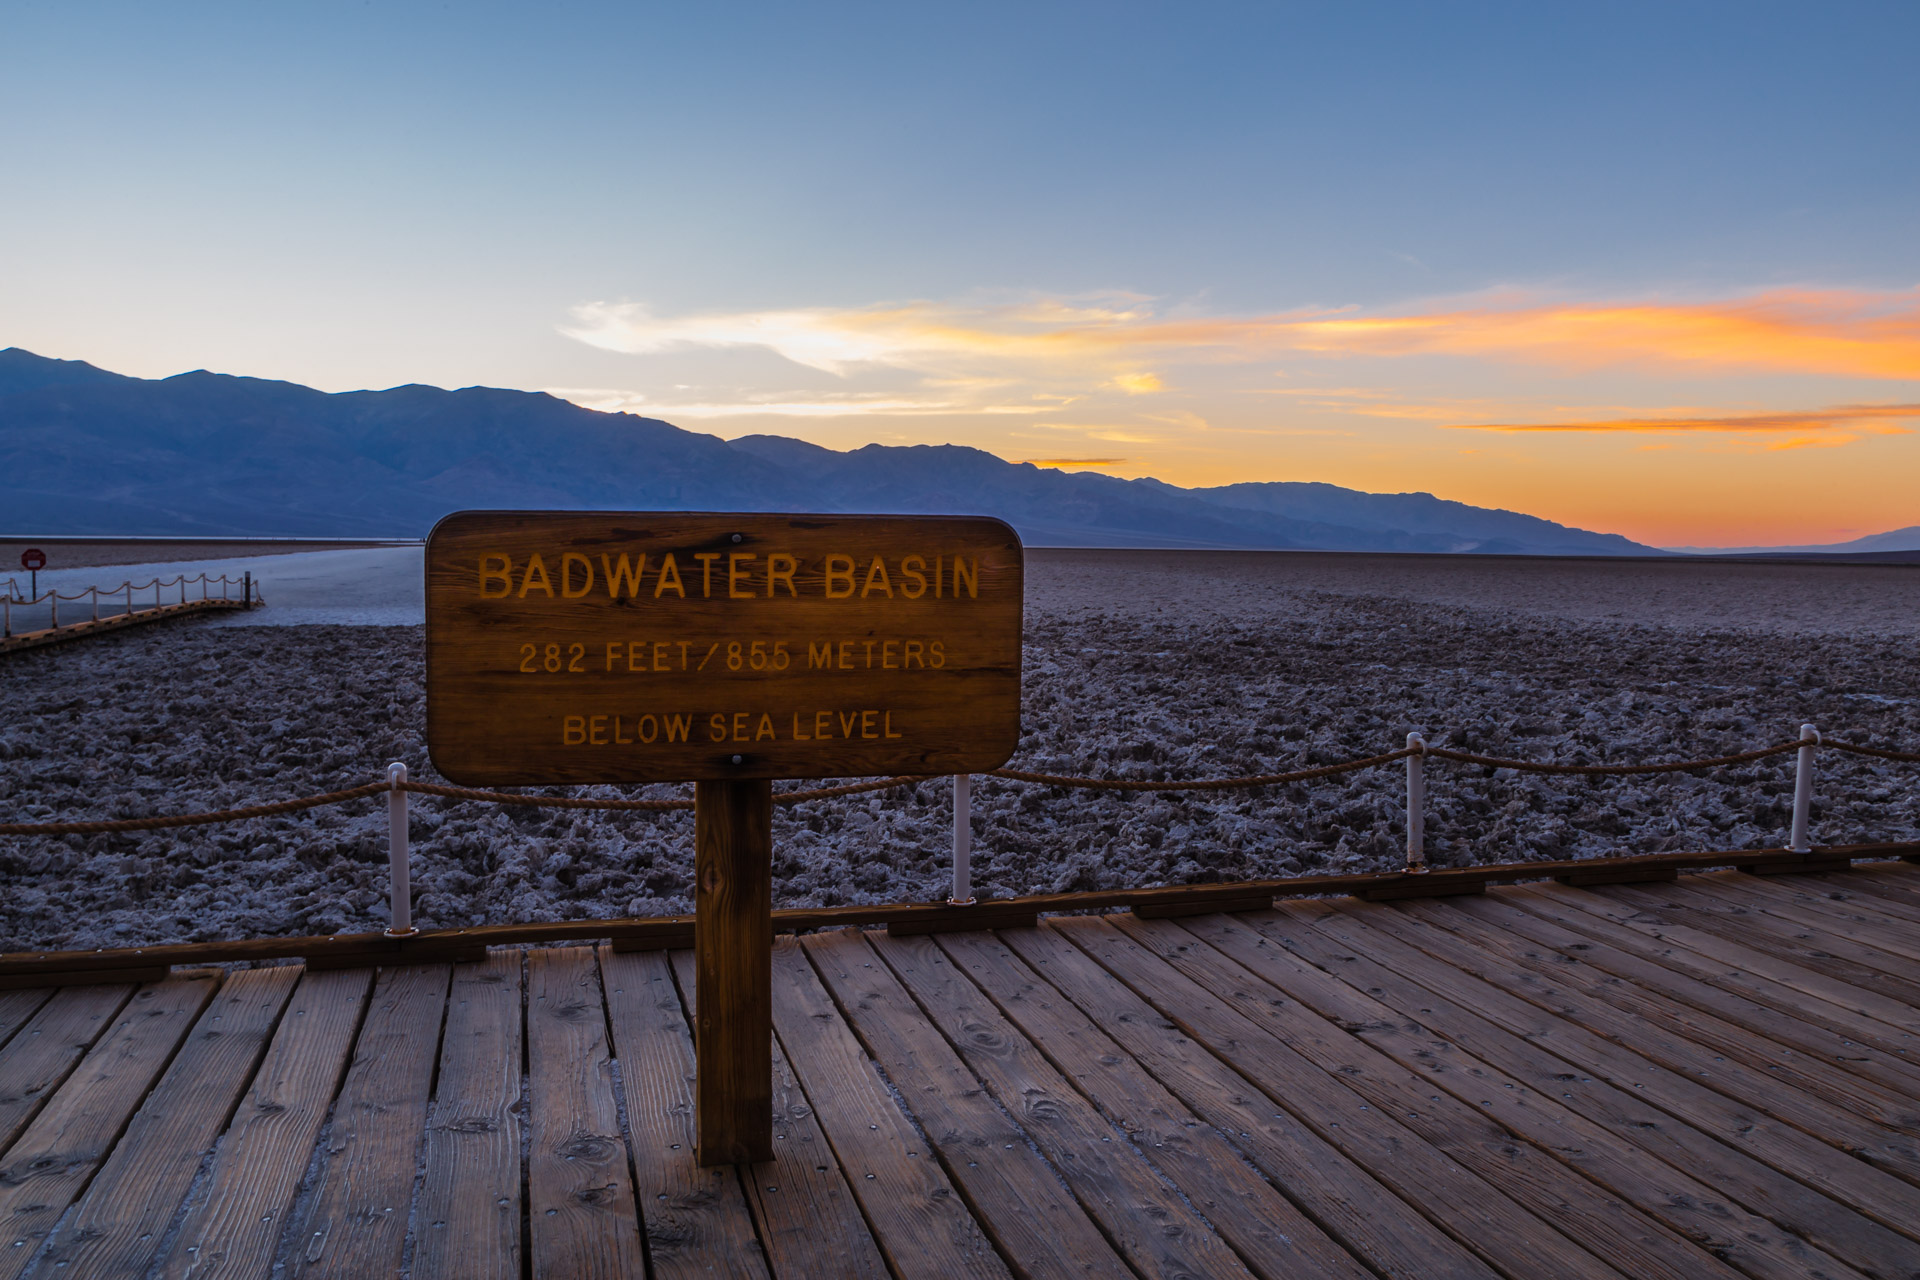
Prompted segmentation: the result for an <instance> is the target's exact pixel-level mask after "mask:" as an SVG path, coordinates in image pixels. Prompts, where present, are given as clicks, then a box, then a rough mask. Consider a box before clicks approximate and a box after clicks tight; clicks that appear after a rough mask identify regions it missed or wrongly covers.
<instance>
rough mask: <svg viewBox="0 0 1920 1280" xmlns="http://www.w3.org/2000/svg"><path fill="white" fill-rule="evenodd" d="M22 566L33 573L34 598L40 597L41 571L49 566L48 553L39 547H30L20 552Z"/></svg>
mask: <svg viewBox="0 0 1920 1280" xmlns="http://www.w3.org/2000/svg"><path fill="white" fill-rule="evenodd" d="M20 567H21V568H22V569H25V570H26V571H27V572H28V573H30V574H32V575H33V580H32V582H33V585H32V591H33V598H34V599H36V600H38V599H39V598H40V571H41V570H42V569H44V568H46V567H47V553H46V552H44V551H42V550H41V549H40V548H38V547H28V548H27V549H26V550H25V551H22V552H21V553H20Z"/></svg>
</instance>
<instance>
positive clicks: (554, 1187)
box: [527, 947, 645, 1280]
mask: <svg viewBox="0 0 1920 1280" xmlns="http://www.w3.org/2000/svg"><path fill="white" fill-rule="evenodd" d="M527 1071H528V1107H527V1111H528V1116H527V1128H528V1134H529V1139H530V1143H529V1150H530V1154H529V1156H528V1161H527V1195H528V1208H529V1213H528V1221H529V1222H530V1223H531V1228H532V1230H531V1238H530V1239H529V1240H528V1253H529V1255H530V1259H531V1262H532V1274H533V1277H534V1280H576V1278H578V1277H587V1276H637V1275H641V1274H643V1269H644V1267H645V1262H644V1261H643V1252H642V1247H641V1243H640V1215H639V1212H638V1210H637V1209H636V1208H635V1207H634V1199H633V1178H632V1175H631V1174H630V1173H629V1171H628V1163H627V1144H626V1140H625V1139H624V1138H623V1137H622V1136H621V1133H620V1108H619V1103H618V1101H617V1100H616V1099H615V1096H614V1080H613V1061H612V1057H611V1055H610V1053H609V1052H608V1045H607V1021H606V1012H605V1008H604V1006H603V1004H602V1003H601V997H600V976H599V970H598V966H597V965H596V964H595V963H594V954H593V950H592V949H591V948H589V947H550V948H546V949H544V950H540V951H533V952H529V953H528V955H527Z"/></svg>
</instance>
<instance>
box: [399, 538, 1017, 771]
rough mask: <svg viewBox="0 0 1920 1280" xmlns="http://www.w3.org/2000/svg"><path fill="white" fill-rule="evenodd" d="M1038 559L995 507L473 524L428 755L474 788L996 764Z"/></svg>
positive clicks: (456, 551) (450, 555)
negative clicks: (1026, 560)
mask: <svg viewBox="0 0 1920 1280" xmlns="http://www.w3.org/2000/svg"><path fill="white" fill-rule="evenodd" d="M1022 564H1023V560H1022V552H1021V547H1020V540H1019V537H1018V535H1016V534H1015V533H1014V532H1013V530H1012V529H1011V528H1009V527H1008V526H1007V525H1005V524H1004V523H1002V522H1000V521H998V520H992V519H987V518H984V517H975V516H841V515H766V514H761V515H750V514H739V515H717V514H706V513H689V512H527V511H513V512H475V511H469V512H460V513H457V514H455V515H451V516H448V517H446V518H445V519H444V520H442V521H441V522H440V523H439V524H438V525H436V526H435V528H434V530H433V533H432V534H431V535H430V536H429V537H428V540H427V550H426V576H427V741H428V749H429V751H430V752H431V754H432V756H433V761H434V765H435V767H436V768H438V769H439V770H440V772H441V773H442V774H444V775H445V776H446V777H448V778H450V779H453V780H454V781H456V782H462V783H468V784H473V785H501V784H511V783H579V782H642V781H671V780H690V779H726V778H800V777H857V776H864V775H873V774H897V773H912V774H929V775H934V774H947V773H982V772H985V771H986V770H988V769H992V768H997V767H998V766H999V765H1001V764H1004V763H1005V762H1006V760H1007V758H1008V757H1009V756H1010V755H1012V753H1013V749H1014V746H1015V744H1016V742H1017V741H1018V739H1019V733H1020V627H1021V607H1022V592H1023V585H1022Z"/></svg>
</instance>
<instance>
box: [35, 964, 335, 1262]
mask: <svg viewBox="0 0 1920 1280" xmlns="http://www.w3.org/2000/svg"><path fill="white" fill-rule="evenodd" d="M299 980H300V969H299V967H298V966H297V965H280V966H277V967H275V968H271V969H247V970H241V971H239V972H237V973H231V974H228V975H227V976H226V979H225V981H224V982H222V983H221V985H220V990H219V992H218V993H217V994H216V995H215V996H214V998H213V1001H212V1003H211V1004H209V1005H208V1006H207V1008H206V1010H205V1012H203V1013H202V1014H201V1015H200V1020H199V1021H198V1022H197V1023H196V1024H195V1025H194V1028H193V1031H192V1033H191V1034H190V1035H189V1036H188V1037H187V1042H186V1044H185V1045H183V1046H182V1047H181V1049H180V1052H179V1053H178V1054H176V1055H175V1056H174V1059H173V1063H172V1065H170V1066H169V1067H168V1068H167V1071H166V1074H165V1075H164V1076H162V1077H161V1079H160V1083H159V1084H158V1085H157V1086H155V1088H154V1090H153V1092H152V1093H151V1094H149V1095H148V1096H147V1099H146V1101H145V1103H144V1105H142V1106H141V1108H140V1110H139V1112H138V1113H136V1114H135V1115H134V1117H133V1119H132V1121H131V1122H129V1123H128V1125H127V1128H126V1131H125V1132H124V1133H123V1134H121V1135H120V1140H119V1142H118V1143H116V1144H115V1146H114V1148H113V1154H112V1156H110V1157H109V1158H108V1159H107V1162H106V1163H105V1164H104V1165H103V1166H102V1167H101V1169H100V1172H99V1173H98V1174H97V1175H96V1176H95V1177H94V1179H93V1181H92V1182H91V1183H90V1184H89V1185H88V1187H87V1191H86V1194H85V1195H84V1196H82V1197H81V1199H80V1203H79V1204H78V1205H77V1206H76V1207H75V1209H74V1212H73V1214H72V1216H71V1217H69V1218H68V1219H67V1220H66V1221H65V1223H64V1224H63V1226H62V1229H61V1231H60V1233H59V1234H58V1235H57V1236H55V1238H54V1241H53V1246H52V1248H51V1249H50V1250H49V1251H48V1253H47V1254H46V1255H45V1256H44V1257H43V1258H42V1259H41V1268H40V1269H39V1270H38V1271H36V1272H35V1273H34V1274H35V1275H36V1276H144V1275H146V1274H147V1271H148V1269H149V1267H150V1266H151V1265H152V1263H153V1262H154V1260H155V1258H156V1257H157V1256H158V1254H159V1251H160V1244H161V1240H162V1239H163V1238H164V1237H165V1235H166V1230H167V1225H168V1224H169V1223H171V1222H172V1221H173V1218H174V1214H175V1212H176V1211H177V1210H178V1209H179V1207H180V1202H181V1201H182V1200H183V1199H185V1197H186V1194H187V1189H188V1187H190V1186H191V1185H192V1183H193V1177H194V1174H195V1173H196V1172H198V1171H199V1169H200V1165H201V1162H202V1160H204V1159H205V1158H206V1156H207V1154H208V1153H209V1152H211V1151H212V1150H213V1146H214V1143H215V1141H216V1140H217V1139H218V1138H219V1136H220V1132H221V1130H223V1129H225V1128H226V1126H227V1120H228V1119H229V1117H231V1116H232V1115H233V1110H234V1107H235V1106H237V1105H238V1104H239V1102H240V1098H241V1096H242V1095H243V1094H244V1093H245V1092H246V1090H247V1086H248V1085H249V1084H250V1083H251V1082H252V1080H253V1072H254V1068H255V1066H256V1065H257V1064H258V1063H259V1062H260V1058H261V1055H262V1054H263V1053H265V1052H266V1048H267V1043H268V1041H269V1040H270V1039H272V1037H273V1034H274V1029H275V1028H276V1027H277V1026H278V1025H279V1023H280V1015H281V1012H282V1011H283V1010H284V1009H285V1008H286V1006H287V1000H288V997H290V996H291V995H292V994H293V989H294V985H295V984H296V983H297V982H298V981H299Z"/></svg>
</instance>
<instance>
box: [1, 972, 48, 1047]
mask: <svg viewBox="0 0 1920 1280" xmlns="http://www.w3.org/2000/svg"><path fill="white" fill-rule="evenodd" d="M52 996H53V988H52V987H50V986H48V987H37V988H33V989H31V990H16V991H0V1049H5V1048H6V1046H7V1042H8V1041H10V1040H12V1039H13V1037H14V1033H15V1032H17V1031H19V1030H20V1028H21V1027H24V1026H26V1025H27V1020H28V1019H29V1018H31V1017H33V1015H34V1014H36V1013H38V1012H40V1006H41V1005H43V1004H45V1003H46V1002H47V1001H48V1000H49V999H51V998H52Z"/></svg>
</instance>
